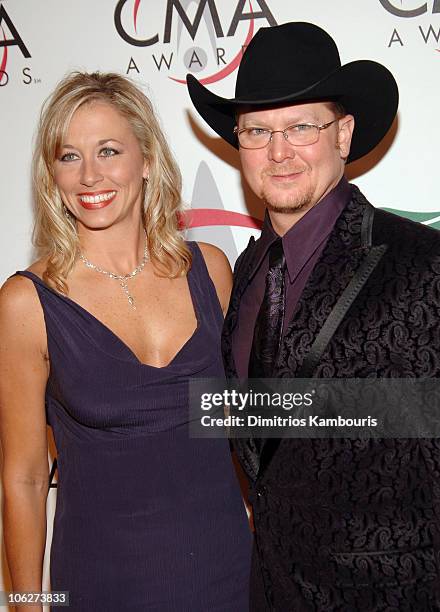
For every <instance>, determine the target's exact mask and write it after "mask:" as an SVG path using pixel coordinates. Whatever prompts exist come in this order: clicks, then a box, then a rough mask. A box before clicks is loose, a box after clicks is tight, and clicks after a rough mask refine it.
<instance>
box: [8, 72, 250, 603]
mask: <svg viewBox="0 0 440 612" xmlns="http://www.w3.org/2000/svg"><path fill="white" fill-rule="evenodd" d="M34 181H35V187H36V193H37V198H36V201H37V211H36V226H35V241H36V244H37V246H39V247H40V248H41V249H42V252H43V256H42V258H41V259H40V260H38V261H36V262H35V263H34V264H32V265H31V266H30V267H29V268H28V270H26V271H24V272H19V273H18V274H17V275H15V276H13V277H12V278H10V279H9V280H8V281H7V282H6V284H5V285H4V287H3V289H2V291H1V297H0V336H1V363H2V366H1V372H0V379H1V383H0V385H1V387H0V405H1V437H2V444H3V451H4V467H3V479H4V499H5V508H4V532H5V544H6V550H7V556H8V561H9V566H10V571H11V576H12V581H13V588H14V590H16V591H17V590H20V591H23V590H27V591H39V590H41V572H42V560H43V555H44V546H45V525H46V518H45V504H46V495H47V487H48V464H47V442H46V422H48V423H49V424H50V425H51V427H52V429H53V432H54V437H55V442H56V446H57V457H58V493H57V507H56V514H55V521H54V531H53V540H52V549H51V588H52V591H56V590H66V591H69V593H70V609H71V610H74V611H82V610H88V611H89V610H94V611H98V612H99V611H106V612H109V611H113V610H114V611H116V610H117V611H118V612H119V611H121V610H130V611H131V612H132V611H136V610H139V611H141V610H142V612H144V611H147V610H154V611H160V612H167V611H178V612H186V611H188V612H198V611H200V612H207V611H211V610H212V611H219V612H220V611H222V612H234V611H236V612H242V611H243V610H246V609H247V590H248V571H249V555H250V552H249V551H250V536H249V533H248V527H247V521H246V516H245V511H244V507H243V503H242V501H241V498H240V494H239V490H238V486H237V483H236V481H235V477H234V473H233V469H232V466H231V462H230V457H229V454H228V447H227V442H226V441H225V440H197V439H190V438H189V436H188V426H187V420H188V416H187V414H188V406H187V401H188V393H187V385H188V378H189V377H191V376H195V377H219V376H222V375H223V369H222V363H221V355H220V345H219V343H220V340H219V339H220V330H221V326H222V310H223V312H224V310H225V308H226V306H227V302H228V295H229V290H230V283H231V281H230V278H231V274H230V269H229V265H228V263H227V261H226V258H225V257H224V255H223V254H222V253H221V252H220V251H219V250H218V249H216V248H215V247H213V246H210V245H207V244H201V245H197V244H195V243H185V242H184V240H183V239H182V237H181V235H180V233H179V231H178V213H179V208H180V175H179V172H178V170H177V168H176V165H175V163H174V161H173V158H172V156H171V154H170V151H169V148H168V146H167V144H166V142H165V139H164V136H163V134H162V132H161V130H160V128H159V125H158V123H157V120H156V118H155V116H154V113H153V110H152V107H151V104H150V102H149V100H148V99H147V98H146V97H145V96H144V95H143V94H142V93H141V92H140V91H139V90H138V89H137V88H136V87H135V86H134V85H133V84H132V83H131V82H130V81H128V80H127V79H125V78H124V77H121V76H118V75H115V74H99V73H97V74H82V73H74V74H72V75H70V76H68V77H67V78H66V79H64V81H62V82H61V83H60V84H59V85H58V87H57V88H56V90H55V92H54V93H53V95H52V96H51V98H50V99H49V100H48V102H47V104H46V107H45V109H44V112H43V114H42V117H41V122H40V127H39V133H38V139H37V145H36V152H35V159H34ZM211 279H212V280H211ZM20 609H21V608H20ZM32 609H33V610H35V608H32Z"/></svg>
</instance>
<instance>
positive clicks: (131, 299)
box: [121, 280, 136, 310]
mask: <svg viewBox="0 0 440 612" xmlns="http://www.w3.org/2000/svg"><path fill="white" fill-rule="evenodd" d="M121 287H122V291H123V292H124V293H125V295H126V296H127V300H128V303H129V304H130V306H131V307H132V308H133V310H136V305H135V303H134V297H133V296H132V295H131V293H130V292H129V290H128V285H127V281H125V280H121Z"/></svg>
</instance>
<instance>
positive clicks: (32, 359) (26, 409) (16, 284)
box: [0, 277, 49, 612]
mask: <svg viewBox="0 0 440 612" xmlns="http://www.w3.org/2000/svg"><path fill="white" fill-rule="evenodd" d="M48 369H49V363H48V359H47V342H46V332H45V324H44V317H43V312H42V308H41V305H40V302H39V299H38V296H37V294H36V291H35V288H34V286H33V285H32V283H31V281H29V280H28V279H26V278H23V277H13V278H11V279H9V280H8V281H7V282H6V283H5V284H4V285H3V287H2V289H1V291H0V439H1V444H2V451H3V469H2V481H3V521H4V523H3V532H4V540H5V548H6V556H7V559H8V564H9V570H10V573H11V579H12V588H13V590H14V591H41V582H42V567H43V558H44V550H45V543H46V498H47V492H48V472H49V468H48V457H47V431H46V416H45V404H44V398H45V388H46V382H47V378H48ZM25 609H26V607H20V608H19V610H25ZM36 609H37V608H35V607H32V608H30V607H29V610H33V611H34V612H35V610H36Z"/></svg>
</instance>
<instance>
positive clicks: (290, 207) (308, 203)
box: [263, 193, 312, 215]
mask: <svg viewBox="0 0 440 612" xmlns="http://www.w3.org/2000/svg"><path fill="white" fill-rule="evenodd" d="M263 200H264V202H265V203H266V207H267V209H268V210H270V211H271V212H274V213H280V214H284V215H292V214H294V213H297V212H301V211H304V210H306V209H307V208H311V207H312V194H311V193H305V194H303V195H302V196H297V197H295V198H292V199H291V200H289V199H288V198H286V201H284V202H277V201H276V200H274V199H273V198H267V197H266V196H265V194H263Z"/></svg>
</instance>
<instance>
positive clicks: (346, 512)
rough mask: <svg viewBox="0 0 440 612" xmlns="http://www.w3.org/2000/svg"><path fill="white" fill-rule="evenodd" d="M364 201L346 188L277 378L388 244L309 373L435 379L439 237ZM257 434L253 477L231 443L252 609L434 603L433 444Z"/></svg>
mask: <svg viewBox="0 0 440 612" xmlns="http://www.w3.org/2000/svg"><path fill="white" fill-rule="evenodd" d="M369 207H370V205H369V204H368V202H367V201H366V200H365V198H364V197H363V195H362V194H361V193H360V192H359V190H358V189H354V192H353V197H352V200H351V202H350V203H349V204H348V206H347V207H346V209H345V210H344V211H343V213H342V214H341V216H340V217H339V219H338V221H337V223H336V225H335V228H334V230H333V232H332V234H331V236H330V238H329V241H328V243H327V245H326V247H325V249H324V252H323V253H322V255H321V257H320V260H319V262H318V263H317V265H316V266H315V268H314V270H313V272H312V275H311V277H310V278H309V280H308V282H307V285H306V287H305V289H304V291H303V294H302V296H301V299H300V300H299V302H298V305H297V307H296V310H295V313H294V315H293V317H292V320H291V321H290V323H289V325H288V328H287V331H286V334H285V336H284V338H283V341H282V344H281V349H280V353H279V358H278V361H277V364H276V368H275V376H278V377H295V376H298V375H300V374H301V366H302V364H303V361H304V359H305V357H306V356H307V354H308V353H309V351H310V349H311V347H312V346H313V342H314V340H315V338H316V336H317V334H318V333H319V331H320V329H321V328H322V326H323V325H324V323H325V321H326V320H327V319H328V317H329V315H331V313H332V311H333V310H334V309H335V307H336V306H337V304H338V300H339V298H340V296H341V294H342V293H343V291H344V289H345V288H346V287H347V285H348V284H349V282H350V280H351V279H352V278H353V276H354V275H355V274H356V271H357V270H358V269H359V267H360V266H361V265H362V262H363V261H364V259H365V257H367V256H368V253H369V252H370V250H371V249H373V248H375V247H377V246H378V245H386V247H387V248H386V250H385V249H384V254H383V256H382V257H381V259H380V261H379V262H378V264H377V265H376V267H375V268H374V270H373V271H372V272H371V274H370V275H369V277H368V279H367V281H366V282H365V284H364V285H363V286H362V288H361V289H360V290H359V292H358V293H357V295H356V296H355V299H354V301H353V303H352V304H351V306H350V308H349V310H348V311H347V313H346V315H345V316H344V318H343V320H342V322H341V323H340V325H339V326H338V327H337V329H336V331H335V332H334V333H333V335H332V336H331V338H330V339H329V342H328V344H327V345H326V346H325V347H324V350H323V351H322V354H321V356H320V359H319V362H318V363H317V365H316V368H315V369H314V371H313V376H315V377H323V378H329V377H335V378H345V377H350V378H354V377H359V378H363V377H440V328H439V315H440V234H439V233H438V232H437V231H435V230H432V229H430V228H427V227H425V226H423V225H420V224H416V223H414V222H411V221H409V220H406V219H402V218H400V217H397V216H395V215H391V214H389V213H386V212H384V211H381V210H376V211H374V219H372V223H370V224H368V223H366V222H365V220H366V218H367V216H366V214H365V213H366V210H367V209H368V208H369ZM365 235H367V236H368V241H367V243H368V244H367V245H366V244H365V241H363V240H362V236H364V237H365ZM253 249H254V243H253V242H251V243H250V245H249V246H248V249H247V250H246V251H245V253H244V254H242V256H241V258H240V259H239V261H238V265H237V267H236V270H237V274H236V278H235V283H234V290H233V295H232V299H231V305H230V309H229V312H228V315H227V318H226V322H225V327H224V333H223V352H224V361H225V367H226V372H227V375H228V376H229V377H236V371H235V365H234V360H233V355H232V347H231V334H232V333H233V330H234V326H235V324H236V320H237V312H238V308H239V302H240V297H241V295H242V294H243V291H244V290H245V288H246V284H247V282H246V269H247V267H248V266H249V264H250V262H251V260H252V252H253ZM268 442H269V444H266V445H265V446H264V448H263V451H262V455H261V461H260V468H259V471H258V474H255V473H253V472H252V470H251V469H248V466H249V462H248V458H247V457H246V453H244V452H243V448H244V443H245V441H241V440H236V441H235V445H236V450H237V453H238V455H239V457H240V459H241V462H242V464H243V467H244V469H245V470H246V471H247V473H248V476H249V479H250V484H251V500H252V505H253V512H254V523H255V530H256V544H255V551H254V553H255V554H254V568H253V579H254V581H255V585H254V586H251V591H252V590H253V589H254V590H255V592H265V597H263V596H262V597H255V598H254V600H253V602H252V606H251V609H252V610H254V612H256V611H258V612H260V611H263V610H264V611H266V610H267V611H269V610H271V611H273V610H276V611H277V612H302V611H316V612H356V611H360V612H367V611H368V612H406V611H408V612H410V611H411V612H428V611H430V612H439V611H440V440H438V439H410V440H405V439H387V440H385V439H384V440H378V439H375V440H349V439H311V440H304V439H290V440H287V439H285V440H283V441H279V440H270V441H268ZM260 580H261V581H262V582H263V585H261V584H257V583H258V581H260ZM251 601H252V596H251Z"/></svg>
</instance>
